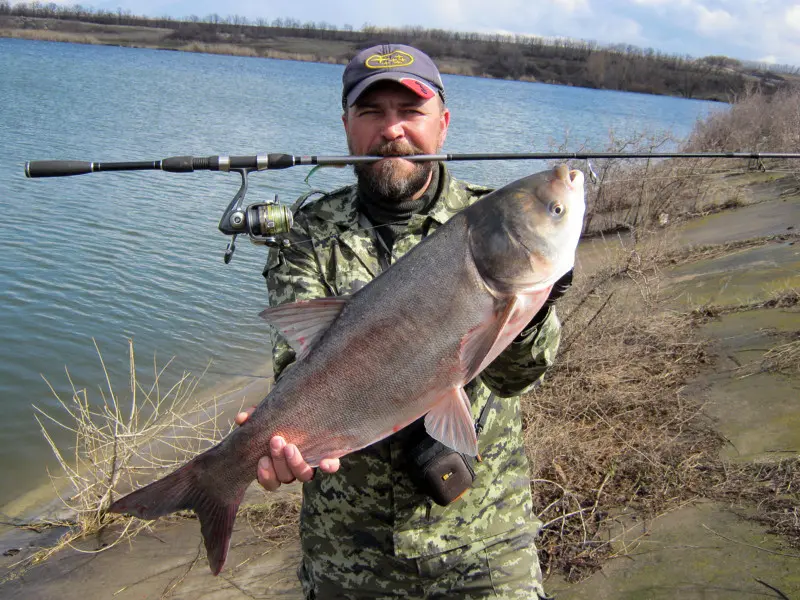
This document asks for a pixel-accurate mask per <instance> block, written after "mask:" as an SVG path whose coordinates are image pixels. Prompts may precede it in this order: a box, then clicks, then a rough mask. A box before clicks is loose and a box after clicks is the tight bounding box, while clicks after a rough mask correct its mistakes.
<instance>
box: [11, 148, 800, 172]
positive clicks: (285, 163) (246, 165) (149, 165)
mask: <svg viewBox="0 0 800 600" xmlns="http://www.w3.org/2000/svg"><path fill="white" fill-rule="evenodd" d="M383 158H385V157H383V156H293V155H291V154H259V155H256V156H208V157H201V158H196V157H192V156H173V157H171V158H165V159H162V160H154V161H139V162H104V163H101V162H86V161H78V160H33V161H30V162H26V163H25V176H26V177H67V176H70V175H83V174H86V173H98V172H101V171H146V170H156V171H159V170H160V171H168V172H171V173H191V172H193V171H203V170H205V171H230V170H231V169H249V170H256V171H263V170H267V169H287V168H289V167H295V166H303V165H322V166H345V165H356V164H363V163H370V162H376V161H379V160H381V159H383ZM403 158H405V159H406V160H409V161H412V162H430V161H436V162H450V161H480V160H554V159H560V160H570V159H572V160H587V159H608V158H617V159H633V158H738V159H753V160H761V159H772V158H783V159H797V158H800V152H508V153H473V154H417V155H412V156H404V157H403Z"/></svg>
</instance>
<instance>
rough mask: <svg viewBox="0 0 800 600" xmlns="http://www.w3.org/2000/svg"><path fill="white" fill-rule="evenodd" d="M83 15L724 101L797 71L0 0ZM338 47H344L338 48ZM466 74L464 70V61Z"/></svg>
mask: <svg viewBox="0 0 800 600" xmlns="http://www.w3.org/2000/svg"><path fill="white" fill-rule="evenodd" d="M3 15H7V16H11V17H14V16H16V17H29V18H38V19H56V20H59V21H81V22H88V23H96V24H101V25H128V26H138V27H157V28H162V29H167V30H171V31H172V33H171V34H170V35H169V39H170V40H172V41H174V42H176V43H178V42H183V43H186V42H201V43H207V44H217V43H226V44H236V45H259V44H264V43H268V42H269V40H274V39H276V38H282V37H283V38H285V37H295V38H297V37H300V38H307V39H309V40H335V41H339V42H346V43H347V44H348V45H349V46H348V47H349V51H347V52H344V53H343V54H341V55H338V56H326V57H325V58H327V59H334V60H337V61H339V62H346V61H347V60H348V59H349V58H351V57H352V56H353V55H354V54H355V53H356V52H357V51H358V49H359V48H363V47H366V46H368V45H370V44H373V43H382V42H394V43H404V44H411V45H413V46H416V47H418V48H420V49H421V50H423V51H425V52H426V53H428V54H429V55H430V56H431V57H432V58H433V59H434V60H435V61H437V63H439V64H440V65H441V66H442V67H443V68H442V70H443V71H444V72H448V68H447V67H448V61H454V62H455V63H457V64H460V65H462V67H461V69H462V70H459V71H452V70H450V71H449V72H460V73H462V74H468V75H479V76H490V77H497V78H509V79H524V80H535V81H542V82H546V83H561V84H567V85H575V86H580V87H589V88H598V89H611V90H624V91H634V92H643V93H653V94H664V95H679V96H682V97H685V98H706V99H716V100H722V101H730V100H731V99H733V98H735V97H737V96H738V95H740V94H742V93H744V92H745V91H746V90H748V89H752V88H753V87H757V88H759V89H761V91H762V92H765V93H772V92H774V91H776V90H777V89H780V88H782V87H785V86H787V85H790V83H791V80H792V79H793V76H795V75H798V74H800V69H798V68H797V67H793V66H785V65H784V66H775V65H756V64H752V63H742V62H740V61H738V60H735V59H732V58H729V57H726V56H707V57H703V58H699V59H697V58H693V57H691V56H688V55H677V54H668V53H664V52H660V51H658V50H655V49H652V48H639V47H637V46H633V45H624V44H618V45H602V44H599V43H597V42H595V41H585V40H575V39H568V38H552V37H539V36H530V35H514V34H485V33H474V32H459V31H448V30H442V29H425V28H423V27H402V28H381V27H377V26H375V25H372V24H369V23H365V24H364V25H362V26H361V27H359V28H356V27H353V26H352V25H344V26H342V27H337V26H336V25H335V24H332V23H327V22H324V21H320V22H313V21H307V22H301V21H299V20H297V19H291V18H282V17H279V18H275V19H272V20H269V19H266V18H259V19H255V20H250V19H247V18H246V17H243V16H238V15H226V16H222V15H219V14H216V13H214V14H210V15H206V16H204V17H199V16H197V15H191V16H189V17H186V18H184V19H173V18H168V17H156V18H154V17H146V16H138V15H133V14H132V13H131V12H130V11H129V10H122V9H117V10H116V11H108V10H97V9H94V8H92V7H87V6H83V5H80V4H75V5H72V6H65V5H59V4H55V3H52V2H51V3H43V2H18V3H16V4H13V5H12V4H11V3H10V2H9V0H0V16H3ZM339 52H341V51H339ZM465 64H468V65H470V67H469V69H470V71H471V72H466V73H464V72H463V69H464V67H463V65H465Z"/></svg>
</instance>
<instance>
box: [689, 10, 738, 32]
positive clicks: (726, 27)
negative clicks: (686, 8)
mask: <svg viewBox="0 0 800 600" xmlns="http://www.w3.org/2000/svg"><path fill="white" fill-rule="evenodd" d="M693 8H694V11H695V13H696V15H697V31H699V32H701V33H708V34H712V35H713V34H716V33H719V32H723V31H730V30H731V29H733V28H734V27H735V26H736V24H737V20H736V19H735V18H734V17H733V15H731V14H730V13H729V12H728V11H726V10H722V9H716V10H709V9H708V8H706V7H705V6H703V5H702V4H698V5H696V6H694V7H693Z"/></svg>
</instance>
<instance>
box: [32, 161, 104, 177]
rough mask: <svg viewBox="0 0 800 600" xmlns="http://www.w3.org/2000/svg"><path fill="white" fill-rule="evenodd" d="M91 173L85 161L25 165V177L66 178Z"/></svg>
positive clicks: (90, 168) (45, 162) (37, 162)
mask: <svg viewBox="0 0 800 600" xmlns="http://www.w3.org/2000/svg"><path fill="white" fill-rule="evenodd" d="M91 172H92V163H90V162H87V161H85V160H32V161H30V162H26V163H25V177H66V176H67V175H83V174H85V173H91Z"/></svg>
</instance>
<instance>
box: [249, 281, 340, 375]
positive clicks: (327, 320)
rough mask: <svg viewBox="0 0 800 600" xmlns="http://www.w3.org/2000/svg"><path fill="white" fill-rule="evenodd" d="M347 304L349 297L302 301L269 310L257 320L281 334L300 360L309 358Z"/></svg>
mask: <svg viewBox="0 0 800 600" xmlns="http://www.w3.org/2000/svg"><path fill="white" fill-rule="evenodd" d="M349 301H350V296H336V297H330V298H317V299H314V300H303V301H301V302H295V303H293V304H281V305H280V306H275V307H273V308H268V309H266V310H263V311H261V313H259V316H260V317H261V318H263V319H264V320H266V321H267V322H268V323H269V324H270V325H273V326H274V327H276V328H277V329H278V331H280V332H281V335H283V337H285V338H286V341H288V342H289V345H290V346H291V347H292V349H293V350H294V351H295V354H297V360H300V359H302V358H305V357H306V356H307V355H308V353H309V352H310V351H311V348H313V347H314V344H315V343H316V342H317V340H319V338H320V337H321V336H322V334H323V333H324V332H325V331H327V330H328V328H329V327H330V326H331V323H333V322H334V321H335V320H336V317H338V316H339V314H340V313H341V312H342V309H343V308H344V307H345V305H346V304H347V303H348V302H349Z"/></svg>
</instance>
